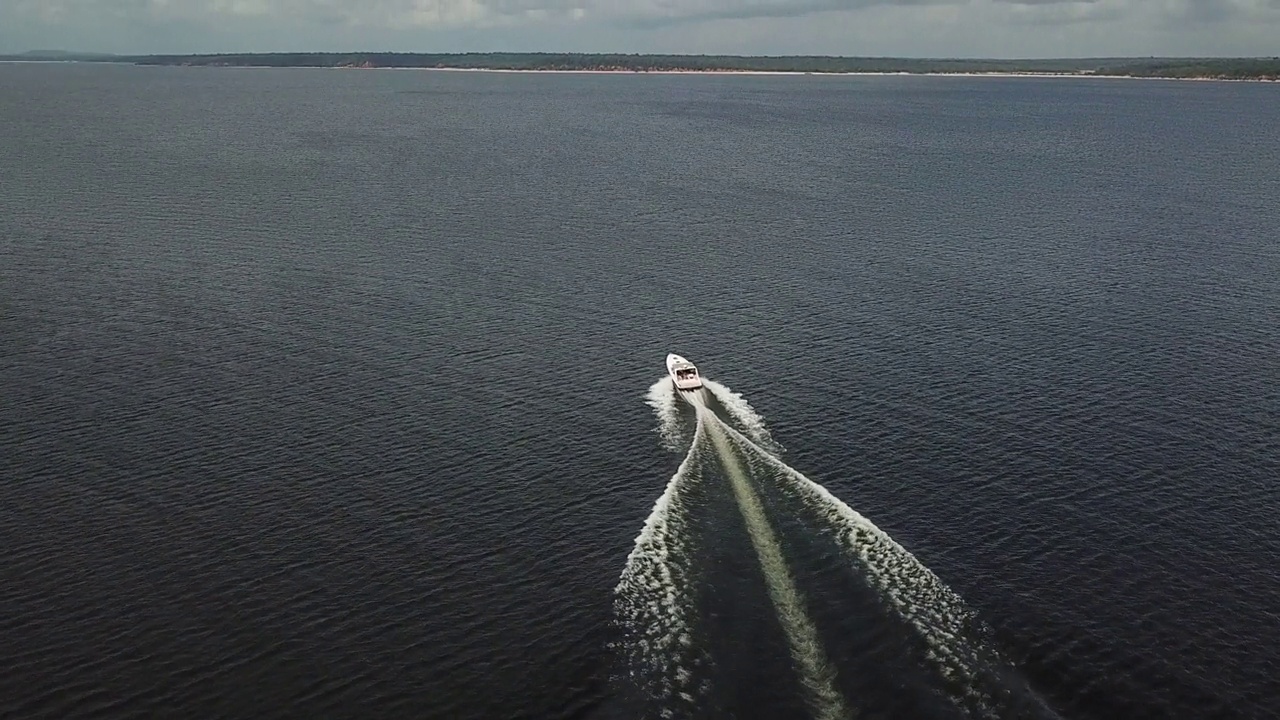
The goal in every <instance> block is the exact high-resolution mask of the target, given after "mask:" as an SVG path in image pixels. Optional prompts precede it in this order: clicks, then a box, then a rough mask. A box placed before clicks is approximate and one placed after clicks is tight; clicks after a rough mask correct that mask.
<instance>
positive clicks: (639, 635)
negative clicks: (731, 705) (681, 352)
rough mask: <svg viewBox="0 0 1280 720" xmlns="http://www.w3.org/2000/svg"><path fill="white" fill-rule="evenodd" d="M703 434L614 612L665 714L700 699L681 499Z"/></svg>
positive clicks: (632, 560) (637, 553) (634, 553)
mask: <svg viewBox="0 0 1280 720" xmlns="http://www.w3.org/2000/svg"><path fill="white" fill-rule="evenodd" d="M668 384H669V383H668ZM673 402H674V399H673ZM702 434H703V428H702V423H698V425H697V427H696V428H695V430H694V436H693V446H692V447H691V448H690V449H689V453H688V454H687V455H686V456H685V458H684V460H683V461H682V462H681V463H680V467H679V468H678V469H677V470H676V472H675V475H672V476H671V480H670V481H669V482H668V483H667V487H666V490H664V491H663V493H662V495H661V496H659V497H658V500H657V502H655V503H654V505H653V511H652V512H650V513H649V517H648V519H646V520H645V523H644V528H643V529H641V531H640V535H639V536H637V537H636V541H635V547H634V548H632V550H631V554H630V555H629V556H628V557H627V564H626V567H625V568H623V571H622V577H621V579H620V580H619V582H618V586H617V588H616V589H615V611H616V612H617V616H618V619H619V621H620V623H621V625H622V627H623V630H624V632H625V634H626V636H627V639H626V641H625V642H626V643H627V651H628V655H629V656H630V658H629V659H630V661H631V662H632V664H633V665H632V667H633V674H634V673H635V672H636V670H637V669H638V670H639V671H640V672H642V673H644V674H645V675H646V676H647V677H645V678H643V679H642V682H641V684H642V685H647V686H648V687H647V689H648V690H649V691H650V692H651V693H652V694H653V695H654V696H655V697H656V698H658V699H659V700H660V701H663V702H664V703H666V704H667V706H668V707H667V710H666V711H665V712H664V714H669V712H670V710H671V706H672V705H674V704H676V703H680V702H683V703H689V704H692V705H693V706H694V707H692V708H690V710H691V713H690V714H691V715H696V714H697V713H696V698H697V696H698V695H700V694H701V693H700V689H699V688H697V687H694V686H693V684H692V683H693V679H692V675H691V673H690V667H689V665H691V664H695V663H696V662H697V658H696V657H695V652H694V649H693V647H692V646H693V641H692V636H691V631H690V621H689V618H688V613H689V611H690V606H691V604H692V593H691V582H690V578H689V577H688V569H687V565H686V564H685V563H686V561H687V559H688V548H686V547H685V538H686V536H687V534H686V533H685V531H684V528H685V525H686V518H685V513H684V507H683V495H684V494H685V492H686V491H687V487H688V486H689V485H690V484H691V483H693V482H696V481H697V480H698V479H699V474H698V473H697V472H696V468H697V466H698V464H699V449H698V448H699V441H700V440H701V438H702Z"/></svg>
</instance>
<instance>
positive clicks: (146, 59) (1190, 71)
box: [10, 52, 1280, 80]
mask: <svg viewBox="0 0 1280 720" xmlns="http://www.w3.org/2000/svg"><path fill="white" fill-rule="evenodd" d="M35 55H36V54H34V53H29V54H27V55H24V56H18V57H14V58H10V59H39V58H37V57H34V56H35ZM67 58H71V59H78V60H81V61H88V62H126V63H135V64H139V65H198V66H220V67H226V66H231V67H378V68H468V69H490V70H619V71H634V72H646V71H649V72H653V71H664V70H665V71H670V70H687V71H709V72H713V71H734V70H738V71H741V70H748V71H760V72H796V73H847V72H870V73H1046V74H1048V73H1053V74H1062V73H1065V74H1078V75H1122V76H1132V77H1168V78H1219V79H1231V80H1246V79H1267V80H1277V79H1280V57H1273V58H1093V59H1048V60H947V59H912V58H860V57H834V56H823V55H794V56H749V55H629V54H589V53H456V54H431V53H364V52H361V53H245V54H217V55H138V56H75V55H71V54H62V55H60V56H59V57H57V58H53V57H50V58H49V59H67Z"/></svg>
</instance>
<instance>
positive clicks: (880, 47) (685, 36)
mask: <svg viewBox="0 0 1280 720" xmlns="http://www.w3.org/2000/svg"><path fill="white" fill-rule="evenodd" d="M35 49H59V50H84V51H105V52H120V53H151V52H171V53H194V52H250V51H297V50H316V51H319V50H398V51H420V52H460V51H489V50H512V51H533V50H546V51H574V52H675V53H734V54H828V55H881V56H883V55H891V56H910V57H1083V56H1144V55H1241V56H1254V55H1266V56H1275V55H1280V0H1085V1H1083V2H1080V1H1066V0H0V52H22V51H26V50H35Z"/></svg>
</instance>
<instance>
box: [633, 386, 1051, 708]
mask: <svg viewBox="0 0 1280 720" xmlns="http://www.w3.org/2000/svg"><path fill="white" fill-rule="evenodd" d="M703 384H704V387H703V388H702V389H699V390H694V391H684V392H680V393H677V392H676V391H675V390H674V388H673V387H672V383H671V382H670V380H669V379H667V378H664V379H663V380H662V381H659V382H657V383H655V384H654V385H653V386H652V387H650V388H649V393H648V396H647V399H648V402H649V404H650V405H651V406H652V407H653V408H654V411H655V413H656V414H657V416H658V420H659V434H660V436H661V437H662V440H663V445H664V446H666V447H668V448H670V449H673V450H686V455H685V458H684V460H683V461H682V462H681V464H680V467H679V469H678V470H677V471H676V473H675V475H674V476H672V478H671V480H670V482H669V483H668V484H667V488H666V490H665V491H664V492H663V494H662V495H661V497H659V498H658V501H657V503H656V504H655V505H654V509H653V512H652V513H651V514H650V516H649V519H648V520H647V521H646V522H645V525H644V529H643V530H642V531H641V533H640V536H639V537H637V538H636V545H635V549H634V550H633V551H632V553H631V555H630V557H628V560H627V565H626V568H625V569H624V571H623V573H622V578H621V581H620V582H619V584H618V586H617V591H616V598H617V599H616V609H617V614H618V619H619V622H620V625H621V627H622V630H623V634H624V642H623V647H624V650H625V655H626V659H627V660H628V661H629V663H630V668H631V677H632V679H633V680H634V681H635V682H636V684H637V685H638V686H639V687H640V688H641V689H642V690H643V691H644V692H645V693H646V694H647V695H648V697H649V698H651V699H652V700H653V701H654V702H655V707H656V708H658V709H657V711H656V712H657V714H658V715H660V716H662V717H695V716H706V715H707V714H708V713H707V707H708V703H710V702H711V696H712V694H713V687H712V684H713V683H712V681H711V678H712V677H715V678H716V681H717V682H724V681H725V680H724V677H723V674H716V673H714V672H709V671H708V670H709V669H710V668H712V667H713V666H714V665H715V661H716V658H715V657H713V656H712V654H711V653H710V652H709V651H707V650H705V649H704V648H706V647H707V646H708V643H707V642H706V640H707V638H705V637H704V635H705V633H704V631H703V630H702V628H700V622H699V621H700V618H701V615H700V614H699V612H698V608H699V607H702V603H703V602H704V600H705V598H704V597H703V596H704V595H705V594H706V589H705V586H706V584H707V582H708V581H707V578H706V577H705V575H706V573H707V572H708V571H709V569H708V568H706V567H704V566H703V565H701V564H700V563H699V562H698V561H697V556H698V553H699V550H700V547H699V542H700V539H699V538H701V537H704V536H702V535H699V533H697V532H694V531H693V530H692V528H693V527H694V526H695V525H696V524H697V523H698V521H699V517H698V513H699V512H700V508H701V506H702V504H700V503H698V502H691V501H690V499H691V498H692V497H693V496H694V495H697V496H699V497H705V496H707V495H708V494H711V493H713V492H715V491H716V490H717V489H718V488H723V484H719V483H715V482H710V480H711V477H712V476H713V475H714V473H712V475H708V468H709V467H711V466H712V463H713V462H714V461H715V460H717V459H718V462H716V463H714V465H715V466H718V468H719V469H720V471H721V474H722V475H723V478H724V480H726V481H727V483H724V484H727V485H728V489H729V490H730V491H731V493H732V496H733V498H734V501H735V503H734V504H735V505H736V507H737V510H738V513H739V514H740V516H741V519H742V523H743V527H745V529H746V535H747V537H748V538H749V540H750V544H751V547H752V548H753V550H754V555H755V556H756V557H755V559H756V561H757V562H758V565H759V568H760V572H761V576H762V577H763V579H764V581H765V586H766V588H765V589H766V591H767V594H768V597H769V600H770V605H771V606H772V608H773V611H774V613H775V614H776V616H777V617H776V621H777V624H778V626H780V627H781V629H782V633H783V636H784V637H785V638H786V643H787V646H788V648H789V651H790V656H791V659H792V669H793V671H794V675H795V680H796V681H797V682H798V686H799V687H800V688H801V689H802V694H803V695H805V701H806V702H805V704H806V706H807V707H808V709H809V711H810V714H811V715H812V716H813V717H815V718H822V719H823V720H826V719H828V718H830V719H832V720H834V719H835V718H851V717H856V716H857V715H858V707H859V705H861V704H862V703H860V702H859V700H860V699H861V698H859V697H855V696H853V695H851V694H850V693H849V688H851V687H857V686H858V684H857V681H856V679H852V680H850V679H849V678H847V677H843V678H842V677H841V676H847V675H850V674H853V673H856V672H857V671H856V669H852V668H848V667H845V666H844V665H840V666H838V667H837V664H833V663H832V661H831V657H830V656H828V654H827V651H826V650H825V649H824V647H823V636H822V633H821V630H822V628H823V624H822V623H821V622H815V619H814V617H812V614H811V612H810V607H811V603H810V602H809V601H808V600H806V597H805V594H804V593H803V592H802V590H801V588H800V587H799V586H800V585H804V584H805V583H806V582H817V580H810V579H809V578H806V577H803V576H797V575H796V574H795V573H794V572H793V571H792V569H791V566H790V565H789V563H788V558H787V556H786V550H787V549H788V548H791V547H792V544H790V543H787V542H785V540H786V538H784V537H782V533H785V532H787V531H788V530H789V531H790V532H802V533H804V534H805V535H807V536H809V537H811V538H817V539H818V540H820V541H822V542H825V543H827V544H828V545H829V546H830V547H832V548H835V552H836V553H838V557H839V558H841V560H840V562H841V563H842V564H843V566H844V567H845V568H846V570H845V571H844V572H848V570H852V571H853V573H854V574H855V575H856V576H857V578H858V579H859V581H860V583H861V584H862V585H864V586H865V587H867V588H869V589H870V590H871V591H873V595H874V596H875V597H876V598H878V601H877V604H878V606H879V607H880V612H881V613H882V614H883V615H884V616H885V617H886V618H891V619H892V620H893V622H894V623H896V624H897V625H901V626H904V627H906V628H908V629H909V634H910V635H914V636H915V638H916V640H917V641H918V644H919V645H920V646H921V647H922V648H923V652H921V653H919V660H918V662H917V663H916V664H917V665H919V666H920V667H921V668H922V671H923V672H924V673H925V674H926V675H927V676H929V677H932V678H934V680H933V681H931V682H929V684H928V685H929V686H930V687H932V688H934V689H935V691H936V692H939V693H941V694H943V695H945V696H946V697H947V698H948V699H949V701H950V702H949V703H948V705H949V706H950V707H951V708H952V711H951V713H950V714H952V715H959V716H962V717H974V718H1014V717H1017V718H1024V717H1025V718H1041V717H1046V718H1047V717H1056V715H1055V714H1054V713H1053V712H1052V711H1051V710H1050V709H1049V708H1048V706H1047V705H1045V704H1044V703H1043V701H1041V700H1040V699H1039V697H1038V696H1037V695H1036V694H1035V693H1034V692H1032V691H1031V690H1030V689H1029V687H1028V686H1027V685H1026V683H1025V681H1024V680H1022V679H1021V678H1020V677H1019V676H1018V674H1017V672H1016V670H1015V669H1014V668H1013V666H1012V665H1011V664H1010V663H1008V662H1007V661H1005V660H1004V659H1003V658H1002V657H1001V656H1000V654H999V653H998V652H997V651H996V649H995V648H994V644H993V643H992V641H991V639H990V637H991V634H990V632H989V630H988V629H987V628H986V627H985V626H984V625H983V624H982V623H981V622H980V620H979V619H978V618H977V617H976V615H975V613H974V612H973V611H972V610H971V609H970V608H969V607H968V606H967V605H966V604H965V603H964V601H963V600H962V599H961V598H960V597H959V596H958V595H957V594H956V593H955V592H953V591H952V590H951V589H950V588H948V587H947V586H946V585H945V584H944V583H943V582H942V581H941V580H940V579H939V578H938V577H937V576H936V575H935V574H934V573H933V572H932V571H930V570H929V569H928V568H927V567H925V566H924V565H923V564H922V563H921V562H920V561H919V560H917V559H916V558H915V557H914V556H913V555H912V554H911V553H910V552H908V551H907V550H906V549H905V548H903V547H902V546H901V545H899V544H898V543H897V542H895V541H894V540H893V539H892V538H891V537H889V535H888V534H886V533H885V532H884V531H882V530H880V529H879V528H878V527H876V526H875V525H874V524H873V523H872V522H871V521H870V520H868V519H867V518H865V517H863V516H862V515H861V514H859V513H858V512H856V511H854V510H853V509H852V508H850V507H849V506H848V505H847V504H845V503H844V502H843V501H841V500H840V499H839V498H836V497H835V496H834V495H832V494H831V493H830V492H828V491H827V490H826V488H824V487H822V486H821V485H819V484H818V483H816V482H814V481H813V480H810V479H809V478H808V477H806V476H805V475H803V474H802V473H800V472H799V471H797V470H795V469H794V468H791V467H790V466H789V465H787V464H786V463H784V462H783V461H782V460H781V459H779V457H778V456H779V454H780V453H781V448H780V446H778V445H777V444H776V443H774V442H773V439H772V438H771V437H770V435H769V432H768V430H767V428H766V427H765V424H764V420H763V419H762V418H761V417H760V416H759V415H758V414H757V413H755V411H754V410H752V408H751V406H750V405H749V404H748V403H747V402H746V401H745V400H744V399H743V398H742V396H741V395H739V394H737V393H733V392H732V391H731V390H729V389H728V388H727V387H724V386H723V385H720V384H718V383H714V382H712V381H709V380H705V379H704V380H703ZM690 409H692V412H689V410H690ZM770 513H773V514H774V515H775V517H776V519H777V520H778V522H771V520H770ZM784 521H785V522H784ZM779 522H783V523H784V524H779ZM783 528H785V529H783ZM797 581H799V582H797ZM841 680H845V682H841ZM842 690H843V691H844V692H843V693H842ZM872 704H873V705H874V703H872ZM867 710H869V711H872V712H873V713H874V714H878V712H879V710H880V709H879V708H867Z"/></svg>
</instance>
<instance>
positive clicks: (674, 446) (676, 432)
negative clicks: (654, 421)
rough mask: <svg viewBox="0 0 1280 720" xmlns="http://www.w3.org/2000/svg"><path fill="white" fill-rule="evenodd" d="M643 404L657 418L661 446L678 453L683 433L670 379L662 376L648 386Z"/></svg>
mask: <svg viewBox="0 0 1280 720" xmlns="http://www.w3.org/2000/svg"><path fill="white" fill-rule="evenodd" d="M645 402H646V403H647V404H648V405H649V407H651V408H653V412H654V414H655V415H657V416H658V435H659V436H660V437H661V438H662V446H663V447H665V448H667V449H668V450H671V451H672V452H679V451H680V449H681V447H682V443H683V441H684V434H685V433H684V428H682V427H681V424H680V408H679V407H677V404H678V402H679V401H678V400H677V398H676V389H675V386H674V385H672V384H671V378H670V377H667V376H665V375H664V376H663V377H662V378H661V379H659V380H658V381H657V382H655V383H654V384H652V385H650V386H649V392H648V393H646V394H645Z"/></svg>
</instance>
